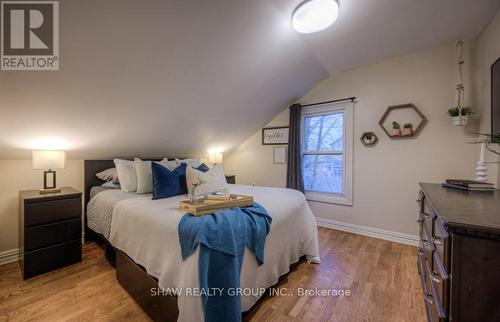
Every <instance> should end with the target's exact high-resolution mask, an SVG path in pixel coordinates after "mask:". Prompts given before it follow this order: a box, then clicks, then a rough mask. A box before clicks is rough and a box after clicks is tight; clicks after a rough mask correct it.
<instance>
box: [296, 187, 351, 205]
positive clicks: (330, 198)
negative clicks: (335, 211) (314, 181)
mask: <svg viewBox="0 0 500 322" xmlns="http://www.w3.org/2000/svg"><path fill="white" fill-rule="evenodd" d="M305 195H306V199H307V200H308V201H318V202H324V203H331V204H336V205H342V206H352V198H349V197H348V196H346V195H338V194H333V193H326V192H314V191H306V192H305Z"/></svg>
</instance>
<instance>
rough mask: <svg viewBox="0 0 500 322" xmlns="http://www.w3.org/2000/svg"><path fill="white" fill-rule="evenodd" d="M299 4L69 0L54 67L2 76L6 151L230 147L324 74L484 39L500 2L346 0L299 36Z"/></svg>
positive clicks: (1, 151)
mask: <svg viewBox="0 0 500 322" xmlns="http://www.w3.org/2000/svg"><path fill="white" fill-rule="evenodd" d="M298 2H299V1H290V0H273V1H266V0H252V1H248V0H246V1H245V0H212V1H199V0H198V1H194V0H184V1H160V0H148V1H137V0H133V1H132V0H112V1H109V0H108V1H99V0H86V1H78V0H65V1H60V11H61V40H60V44H61V50H60V66H61V67H60V70H59V71H57V72H19V71H14V72H7V71H1V72H0V158H3V159H15V158H29V156H30V150H32V149H45V148H53V149H65V150H67V151H68V155H69V157H71V158H86V159H96V158H111V157H119V156H122V157H123V156H135V155H137V156H152V157H161V156H165V155H178V156H190V155H204V154H205V152H206V150H207V149H210V148H221V149H223V150H226V151H227V150H230V149H232V148H234V147H236V146H237V145H238V144H240V143H241V142H242V141H243V140H245V139H246V138H247V137H249V136H250V135H251V134H253V133H255V131H257V130H258V129H259V128H260V127H262V126H263V125H264V124H265V123H267V122H268V121H269V120H270V119H272V118H273V117H274V116H275V115H277V114H278V113H279V112H280V111H282V110H283V108H285V107H286V106H287V105H288V104H290V103H291V102H293V101H295V100H296V99H298V98H299V97H301V96H302V95H303V94H304V93H305V92H307V91H308V90H309V89H311V88H312V87H313V86H314V85H316V84H317V83H318V82H319V81H321V80H322V79H324V78H325V77H327V76H328V75H329V74H332V73H335V72H337V71H341V70H345V69H349V68H353V67H356V66H360V65H363V64H367V63H372V62H375V61H379V60H382V59H385V58H389V57H392V56H395V55H399V54H402V53H406V52H411V51H414V50H420V49H425V48H427V47H431V46H434V45H436V44H439V43H440V42H443V41H450V40H452V39H456V38H458V37H475V36H477V35H478V34H479V32H480V31H481V30H482V28H484V26H485V25H486V24H487V22H488V21H489V19H490V18H491V17H492V16H493V15H494V13H495V12H496V10H498V6H499V1H497V0H475V1H467V0H440V1H431V0H420V1H414V0H377V1H373V0H341V16H340V18H339V20H338V21H337V23H335V25H333V26H332V27H331V28H330V29H328V30H326V31H324V32H321V33H318V34H315V35H299V34H297V33H295V32H294V31H293V30H292V29H291V28H290V15H291V12H292V10H293V8H294V7H295V6H296V5H297V4H298Z"/></svg>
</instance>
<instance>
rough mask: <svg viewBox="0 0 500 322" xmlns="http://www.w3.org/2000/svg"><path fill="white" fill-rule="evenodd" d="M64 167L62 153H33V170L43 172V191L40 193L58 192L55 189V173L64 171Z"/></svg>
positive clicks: (64, 160)
mask: <svg viewBox="0 0 500 322" xmlns="http://www.w3.org/2000/svg"><path fill="white" fill-rule="evenodd" d="M65 165H66V152H64V151H33V169H35V170H45V171H44V172H43V189H40V193H54V192H60V191H61V189H60V188H57V187H56V172H55V171H54V170H58V169H64V168H65Z"/></svg>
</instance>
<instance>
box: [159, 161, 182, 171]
mask: <svg viewBox="0 0 500 322" xmlns="http://www.w3.org/2000/svg"><path fill="white" fill-rule="evenodd" d="M158 163H159V164H161V165H162V166H164V167H165V168H167V169H169V170H170V171H172V170H174V169H175V168H177V167H178V166H180V165H181V163H180V162H179V163H177V159H176V160H171V161H169V160H168V158H165V159H163V160H161V161H160V162H158Z"/></svg>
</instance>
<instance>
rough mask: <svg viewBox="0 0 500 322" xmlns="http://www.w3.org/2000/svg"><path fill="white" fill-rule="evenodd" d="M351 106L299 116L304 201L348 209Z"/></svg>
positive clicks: (331, 106)
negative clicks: (344, 206) (336, 205)
mask: <svg viewBox="0 0 500 322" xmlns="http://www.w3.org/2000/svg"><path fill="white" fill-rule="evenodd" d="M352 108H353V103H351V102H349V103H342V104H338V103H337V104H329V105H325V106H321V107H313V108H305V109H304V110H303V112H302V176H303V179H304V189H305V191H306V197H307V199H308V200H314V201H322V202H329V203H337V204H343V205H352V146H353V140H352V138H353V133H352V131H353V117H352Z"/></svg>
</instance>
